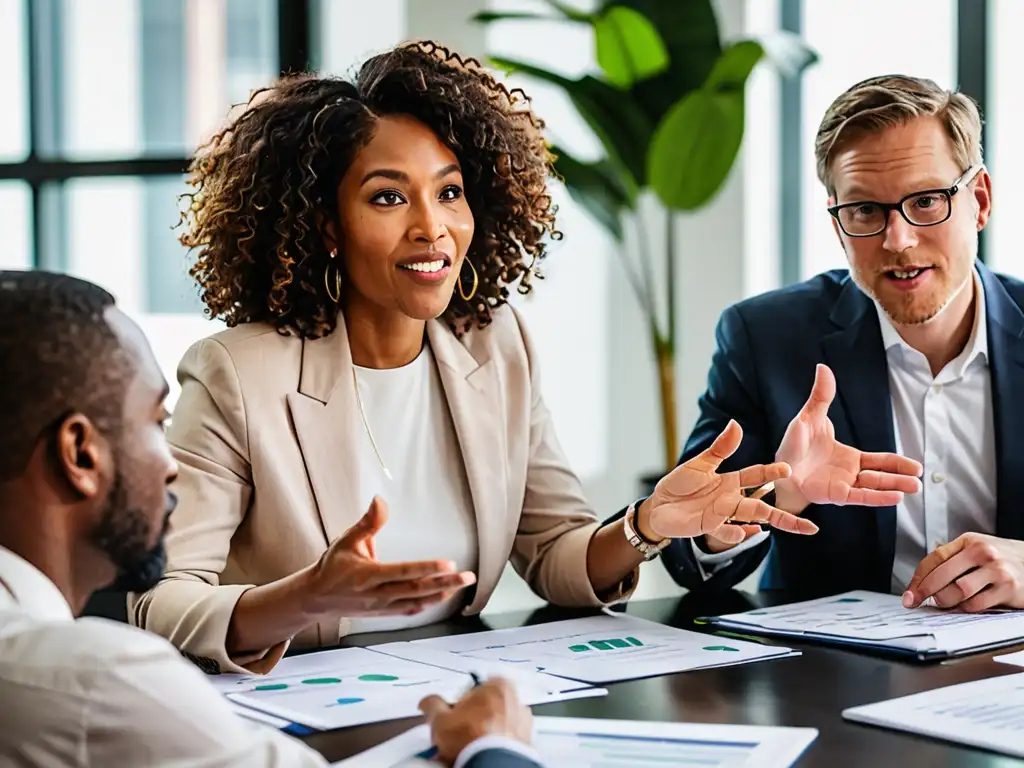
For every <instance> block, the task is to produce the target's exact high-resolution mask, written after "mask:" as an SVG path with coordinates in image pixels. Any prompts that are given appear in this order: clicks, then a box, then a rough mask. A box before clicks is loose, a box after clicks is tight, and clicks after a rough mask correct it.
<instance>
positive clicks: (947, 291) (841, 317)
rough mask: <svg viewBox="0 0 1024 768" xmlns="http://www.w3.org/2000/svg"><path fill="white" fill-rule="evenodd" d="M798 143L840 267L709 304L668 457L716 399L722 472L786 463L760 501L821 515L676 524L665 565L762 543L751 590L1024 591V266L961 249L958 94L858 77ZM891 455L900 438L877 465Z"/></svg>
mask: <svg viewBox="0 0 1024 768" xmlns="http://www.w3.org/2000/svg"><path fill="white" fill-rule="evenodd" d="M815 156H816V160H817V173H818V178H819V179H820V180H821V182H822V184H823V185H824V186H825V189H826V191H827V194H828V207H827V211H828V214H831V217H832V222H833V226H834V228H835V232H836V235H837V237H838V240H839V243H840V245H841V246H842V248H843V250H844V251H845V253H846V257H847V260H848V262H849V264H850V269H849V271H847V270H834V271H831V272H827V273H825V274H822V275H818V276H817V277H815V278H813V279H811V280H808V281H807V282H804V283H801V284H798V285H793V286H789V287H786V288H783V289H781V290H777V291H773V292H770V293H767V294H764V295H762V296H758V297H755V298H752V299H749V300H747V301H744V302H741V303H739V304H737V305H735V306H732V307H730V308H729V309H727V310H726V311H725V312H724V313H723V315H722V317H721V320H720V322H719V325H718V329H717V341H718V348H717V351H716V352H715V355H714V358H713V361H712V365H711V370H710V373H709V377H708V387H707V391H706V392H705V393H704V395H703V396H702V397H701V399H700V417H699V419H698V421H697V424H696V426H695V428H694V430H693V433H692V434H691V435H690V439H689V441H688V442H687V444H686V447H685V449H684V453H683V456H682V460H683V461H685V460H687V459H689V458H691V457H692V456H694V455H696V454H698V453H699V452H700V451H702V450H704V449H705V448H707V446H708V445H709V444H710V443H711V441H712V440H713V439H714V437H715V436H716V435H717V434H718V433H719V432H721V431H722V429H723V428H724V427H725V425H726V423H727V422H728V421H729V419H735V420H736V421H738V422H739V423H740V425H741V426H742V427H743V430H744V439H743V443H742V445H741V447H740V449H739V450H738V451H736V453H735V454H733V456H732V457H730V458H729V459H728V460H727V461H726V462H725V463H724V464H723V471H726V470H729V469H733V468H735V467H742V466H746V465H748V464H755V463H760V462H768V461H773V460H779V461H787V462H789V463H790V465H791V467H792V475H791V477H790V478H788V479H786V480H783V481H777V482H776V483H775V489H774V492H775V505H776V506H778V507H779V508H781V509H784V510H787V511H790V512H793V513H797V514H802V515H804V516H806V517H808V518H810V519H811V520H813V521H814V522H815V523H816V524H817V525H818V526H819V528H820V530H819V532H818V533H817V534H815V535H814V536H792V535H788V534H785V533H780V532H778V531H773V532H770V533H769V532H767V531H760V530H758V529H757V528H756V527H754V526H744V536H743V539H744V540H743V541H742V542H741V543H739V544H734V543H732V542H726V541H722V540H720V539H717V538H714V537H711V536H707V537H704V538H701V539H699V540H678V541H674V542H672V544H671V545H670V546H669V547H668V548H667V549H666V550H665V552H664V559H665V562H666V567H667V568H668V570H669V572H670V573H671V574H672V576H673V578H675V580H676V581H677V582H679V583H680V584H682V585H683V586H686V587H689V588H690V589H695V590H711V589H719V588H729V587H731V586H733V585H735V584H736V583H737V582H739V581H740V580H742V579H743V578H745V577H746V576H747V575H749V574H750V573H751V572H753V571H754V570H755V569H756V568H757V566H758V565H759V564H760V563H761V561H762V560H763V559H764V558H765V556H766V555H767V556H768V563H767V566H766V569H765V573H764V575H763V578H762V588H782V589H787V590H790V591H791V593H793V594H798V595H800V596H804V597H817V596H822V595H829V594H836V593H838V592H842V591H846V590H849V589H869V590H874V591H878V592H893V593H895V594H902V595H903V604H904V605H905V606H907V607H913V606H917V605H920V604H921V603H922V602H923V601H924V600H925V599H927V598H929V597H932V598H934V600H935V602H936V603H937V604H938V605H939V606H940V607H954V606H957V607H959V608H961V609H963V610H967V611H980V610H985V609H987V608H991V607H994V606H1003V607H1006V606H1008V607H1014V608H1024V542H1022V541H1021V539H1024V313H1022V311H1021V307H1022V306H1024V284H1022V283H1020V282H1018V281H1016V280H1012V279H1010V278H1007V277H1004V276H1001V275H995V274H993V273H992V272H990V271H989V270H987V269H986V268H985V267H984V265H982V264H980V263H979V262H978V261H977V259H976V257H977V253H978V233H979V232H980V231H981V229H982V228H983V227H984V226H985V224H986V223H987V221H988V218H989V215H990V213H991V208H992V182H991V179H990V177H989V174H988V172H987V171H986V170H985V167H984V165H983V164H982V153H981V119H980V116H979V114H978V110H977V107H976V105H975V104H974V102H973V101H971V99H969V98H968V97H967V96H964V95H963V94H959V93H954V92H949V91H946V90H944V89H941V88H939V87H938V86H937V85H936V84H935V83H933V82H931V81H929V80H923V79H918V78H913V77H905V76H898V75H889V76H884V77H877V78H873V79H871V80H867V81H864V82H862V83H858V84H856V85H854V86H853V87H851V88H850V89H849V90H847V91H846V92H845V93H843V94H842V95H841V96H840V97H839V98H838V99H836V100H835V102H834V103H833V104H832V106H831V107H830V108H829V110H828V112H827V113H826V115H825V117H824V119H823V120H822V122H821V125H820V127H819V129H818V133H817V136H816V139H815ZM823 215H824V212H823ZM809 391H810V392H811V394H810V398H809V399H807V400H805V398H807V397H808V395H807V393H808V392H809ZM837 395H838V396H837ZM891 453H896V454H901V455H902V456H903V457H906V458H901V459H900V460H899V461H900V462H901V465H900V466H899V467H893V466H880V463H882V458H880V456H881V457H885V456H886V454H891ZM888 461H889V462H890V463H891V461H892V457H891V456H889V457H888ZM730 464H733V465H734V466H729V465H730ZM879 470H883V471H879ZM892 472H896V474H890V473H892ZM900 473H902V475H903V476H902V477H901V476H900ZM914 475H919V477H920V485H918V480H917V477H913V476H914ZM917 491H919V492H917ZM731 538H739V537H736V536H734V537H731Z"/></svg>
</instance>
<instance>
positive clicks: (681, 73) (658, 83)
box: [598, 0, 722, 125]
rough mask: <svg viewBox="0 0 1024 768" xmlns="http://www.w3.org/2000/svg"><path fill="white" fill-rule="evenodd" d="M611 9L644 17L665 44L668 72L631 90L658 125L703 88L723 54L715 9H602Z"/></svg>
mask: <svg viewBox="0 0 1024 768" xmlns="http://www.w3.org/2000/svg"><path fill="white" fill-rule="evenodd" d="M612 7H624V8H632V9H633V10H635V11H639V12H640V13H642V14H643V15H644V16H646V17H647V18H648V19H650V20H651V23H652V24H653V25H654V27H655V28H656V29H657V30H658V32H659V33H660V35H661V39H662V41H663V42H664V43H665V49H666V50H667V51H668V57H669V65H668V68H667V69H666V70H665V71H663V72H662V73H661V74H659V75H656V76H654V77H652V78H650V79H648V80H642V81H640V82H638V83H636V84H635V85H634V86H633V88H632V89H631V90H630V93H631V95H632V96H633V98H634V99H635V100H636V101H637V102H638V103H639V104H640V105H641V107H642V109H643V110H644V113H645V115H646V117H647V119H648V120H649V121H650V122H651V124H652V125H657V124H658V123H659V122H660V120H661V118H662V117H664V116H665V113H666V112H668V110H669V109H670V108H671V107H672V105H673V104H675V103H676V102H677V101H679V99H681V98H682V97H683V96H685V95H686V94H687V93H689V92H690V91H692V90H695V89H697V88H700V87H701V86H702V85H704V81H705V80H707V77H708V74H710V72H711V69H712V68H713V67H714V64H715V62H716V61H717V60H718V57H719V56H720V55H721V53H722V44H721V41H720V39H719V35H718V20H717V19H716V17H715V11H714V8H713V7H712V4H711V2H710V0H605V2H604V3H603V6H602V9H605V8H612ZM598 13H600V11H599V12H598Z"/></svg>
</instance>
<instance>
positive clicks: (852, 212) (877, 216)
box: [827, 164, 985, 237]
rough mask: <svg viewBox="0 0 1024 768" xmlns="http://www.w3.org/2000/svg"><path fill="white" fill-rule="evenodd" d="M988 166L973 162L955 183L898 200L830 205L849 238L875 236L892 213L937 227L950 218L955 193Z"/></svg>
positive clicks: (907, 219) (926, 225)
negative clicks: (894, 201)
mask: <svg viewBox="0 0 1024 768" xmlns="http://www.w3.org/2000/svg"><path fill="white" fill-rule="evenodd" d="M984 167H985V166H984V165H982V164H978V165H972V166H971V167H970V168H968V169H967V170H966V171H964V172H963V173H962V174H961V175H960V178H958V179H957V180H956V181H954V182H953V184H952V185H951V186H948V187H943V188H940V189H923V190H921V191H919V192H912V193H911V194H909V195H907V196H906V197H904V198H903V199H902V200H900V201H899V202H896V203H880V202H878V201H876V200H858V201H856V202H852V203H842V204H841V205H832V206H829V207H828V209H827V210H828V212H829V213H830V214H832V216H833V217H834V218H835V220H836V221H837V222H839V227H840V229H842V230H843V232H844V233H845V234H846V235H847V236H849V237H873V236H874V235H878V234H881V233H882V232H884V231H885V228H886V227H887V226H888V225H889V213H890V212H891V211H899V212H900V215H901V216H902V217H903V218H904V219H905V220H906V221H907V223H908V224H912V225H913V226H915V227H934V226H935V225H936V224H941V223H942V222H944V221H946V220H947V219H948V218H949V217H950V215H952V213H953V195H955V194H956V193H957V192H958V191H959V190H960V189H961V188H963V187H966V186H967V185H968V184H970V183H971V181H972V180H973V179H974V177H975V176H977V175H978V173H979V172H980V171H981V169H982V168H984Z"/></svg>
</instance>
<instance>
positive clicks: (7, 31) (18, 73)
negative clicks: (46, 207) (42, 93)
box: [0, 0, 28, 222]
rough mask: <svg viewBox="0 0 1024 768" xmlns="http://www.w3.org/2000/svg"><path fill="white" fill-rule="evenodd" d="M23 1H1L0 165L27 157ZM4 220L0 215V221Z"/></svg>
mask: <svg viewBox="0 0 1024 768" xmlns="http://www.w3.org/2000/svg"><path fill="white" fill-rule="evenodd" d="M24 10H25V3H24V0H0V72H3V76H2V77H0V104H3V105H4V119H3V120H0V162H4V161H8V160H23V159H24V158H25V156H26V155H27V154H28V89H27V85H26V82H25V80H26V78H25V73H26V72H27V69H28V68H27V67H26V62H25V56H26V50H25V48H26V46H25V18H24V16H25V14H24ZM2 221H6V217H4V215H3V214H0V222H2Z"/></svg>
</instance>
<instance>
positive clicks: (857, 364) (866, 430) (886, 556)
mask: <svg viewBox="0 0 1024 768" xmlns="http://www.w3.org/2000/svg"><path fill="white" fill-rule="evenodd" d="M830 319H831V320H832V322H833V323H835V324H836V325H837V326H838V327H839V330H837V331H836V332H835V333H832V334H829V335H828V336H826V337H825V338H824V340H823V346H824V353H825V361H826V362H827V363H828V365H829V367H830V368H832V370H833V372H834V373H835V376H836V386H837V391H838V399H839V401H840V402H841V403H842V406H843V410H845V412H846V418H847V421H848V423H849V427H850V429H851V431H852V433H853V436H854V440H855V442H854V444H855V445H856V446H857V448H859V449H860V450H862V451H868V452H883V453H893V452H895V451H896V438H895V435H894V431H893V424H892V401H891V400H890V396H889V368H888V363H887V361H886V358H885V348H884V347H883V344H882V333H881V330H880V329H879V326H878V316H877V313H876V312H875V311H874V307H873V303H872V301H871V299H869V298H868V297H867V296H866V295H865V294H864V293H862V292H861V290H860V289H859V288H858V287H857V285H856V284H855V283H854V282H853V280H852V279H848V280H847V283H846V286H845V288H844V289H843V292H842V294H840V297H839V301H838V302H837V303H836V306H835V309H834V310H833V311H832V315H831V317H830ZM834 409H835V404H833V406H832V410H833V414H834ZM830 415H831V414H830ZM832 417H833V419H834V418H835V417H834V415H833V416H832ZM837 437H839V436H837ZM839 439H840V440H842V438H841V437H839ZM875 525H876V528H877V535H878V550H877V552H878V558H877V561H876V565H875V572H874V575H873V581H874V582H875V585H876V586H875V588H876V589H879V590H881V591H885V592H888V591H889V582H890V579H891V573H892V566H893V560H894V559H895V557H896V508H895V507H879V508H877V509H875Z"/></svg>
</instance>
